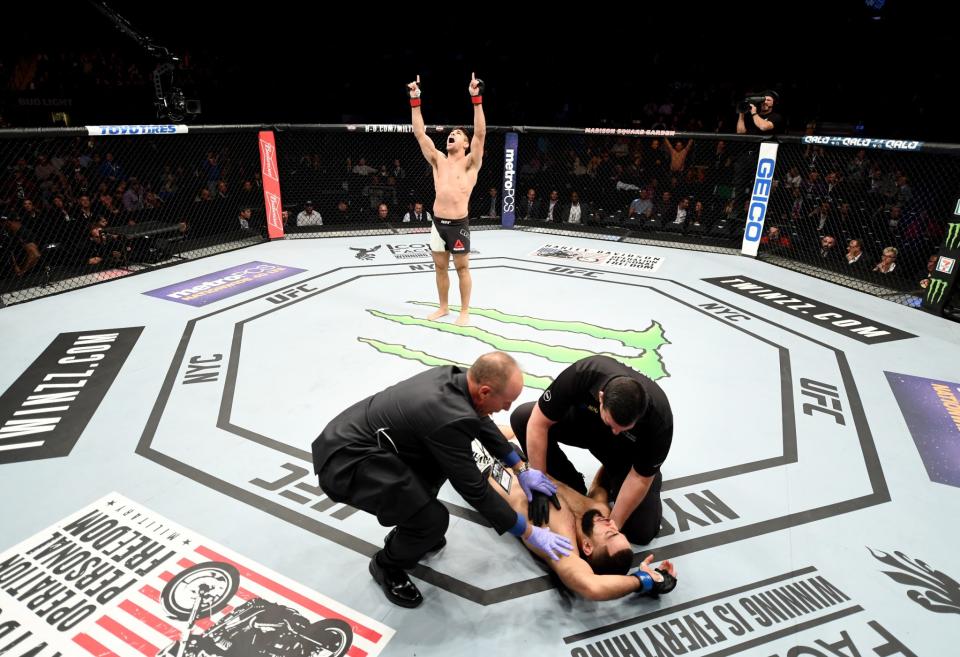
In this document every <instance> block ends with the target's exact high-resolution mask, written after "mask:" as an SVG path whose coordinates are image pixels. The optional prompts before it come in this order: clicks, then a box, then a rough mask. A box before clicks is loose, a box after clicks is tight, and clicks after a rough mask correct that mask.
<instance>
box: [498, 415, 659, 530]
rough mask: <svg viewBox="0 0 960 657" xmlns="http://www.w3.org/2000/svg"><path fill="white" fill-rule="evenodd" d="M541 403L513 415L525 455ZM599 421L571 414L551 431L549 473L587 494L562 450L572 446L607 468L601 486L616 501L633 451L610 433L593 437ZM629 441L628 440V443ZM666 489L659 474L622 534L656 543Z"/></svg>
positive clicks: (513, 421)
mask: <svg viewBox="0 0 960 657" xmlns="http://www.w3.org/2000/svg"><path fill="white" fill-rule="evenodd" d="M536 403H537V402H527V403H526V404H521V405H520V406H518V407H517V408H516V409H515V410H514V411H513V413H511V415H510V426H511V428H512V429H513V433H514V434H516V436H517V440H519V441H520V446H521V447H522V448H523V451H524V453H526V452H527V421H528V420H529V419H530V414H531V413H532V412H533V405H534V404H536ZM596 430H597V425H596V421H595V420H593V421H591V420H588V419H586V418H584V417H579V416H577V414H575V413H568V414H567V417H565V418H564V419H562V420H560V421H559V422H557V423H556V424H554V425H553V426H551V427H550V430H549V431H548V432H547V464H546V467H547V473H548V474H549V475H550V476H551V477H553V478H554V479H556V480H557V481H561V482H563V483H564V484H566V485H567V486H569V487H570V488H572V489H574V490H575V491H577V492H578V493H580V494H581V495H586V494H587V485H586V482H585V481H584V478H583V474H582V473H581V472H580V471H579V470H577V468H576V467H575V466H574V465H573V463H571V462H570V459H569V458H568V457H567V455H566V454H565V453H564V452H563V450H562V449H561V448H560V445H561V444H566V445H572V446H575V447H581V448H583V449H587V450H589V451H590V453H591V454H593V455H594V456H595V457H596V458H597V460H598V461H600V463H602V464H603V469H604V473H605V476H604V477H603V478H602V479H601V481H600V484H601V485H602V486H603V487H604V488H605V489H606V490H607V493H608V494H609V495H610V499H611V500H613V499H616V496H617V493H619V491H620V487H621V486H622V485H623V481H624V479H626V477H627V475H628V474H629V473H630V470H631V467H632V465H631V459H630V451H631V450H630V447H629V446H628V445H627V444H626V443H625V442H620V441H616V440H611V439H610V436H611V435H612V434H610V433H609V430H607V436H595V435H593V436H592V435H591V433H592V432H596ZM625 440H626V439H624V441H625ZM662 485H663V475H662V474H661V473H660V472H657V474H656V476H655V477H654V479H653V483H652V484H651V485H650V489H649V490H648V491H647V495H646V497H644V498H643V501H642V502H640V505H639V506H637V508H636V509H635V510H634V512H633V513H632V514H630V517H629V518H628V519H627V522H625V523H624V526H623V527H621V528H620V531H622V532H623V534H624V535H625V536H626V537H627V538H628V539H630V541H631V542H632V543H637V544H638V545H646V544H647V543H649V542H650V541H652V540H653V539H654V537H655V536H656V535H657V533H658V532H659V531H660V517H661V514H662V511H663V505H662V503H661V502H660V489H661V486H662Z"/></svg>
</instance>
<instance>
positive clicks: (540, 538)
mask: <svg viewBox="0 0 960 657" xmlns="http://www.w3.org/2000/svg"><path fill="white" fill-rule="evenodd" d="M530 528H531V530H532V531H531V532H530V536H528V537H527V539H526V541H527V543H529V544H530V545H531V547H535V548H537V549H538V550H540V551H541V552H543V553H544V554H546V555H547V556H548V557H550V558H551V559H553V560H554V561H557V560H559V559H560V557H561V556H563V557H565V556H567V555H568V554H570V552H571V550H573V545H571V544H570V540H569V539H568V538H567V537H566V536H561V535H560V534H554V533H553V532H552V531H550V530H549V529H544V528H543V527H536V526H534V525H531V526H530Z"/></svg>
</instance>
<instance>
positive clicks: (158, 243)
mask: <svg viewBox="0 0 960 657" xmlns="http://www.w3.org/2000/svg"><path fill="white" fill-rule="evenodd" d="M356 9H357V10H358V11H355V12H341V13H340V14H338V15H348V14H349V15H350V18H334V14H333V13H332V11H333V10H332V9H330V8H305V7H304V6H301V5H294V4H293V3H284V2H280V3H270V5H269V6H264V7H261V8H259V9H258V8H256V7H241V6H239V5H236V4H230V5H227V4H222V5H219V4H214V5H210V6H193V5H182V4H176V5H165V6H164V7H162V11H161V8H158V7H156V6H148V5H142V4H140V3H132V2H110V3H103V2H78V3H73V4H70V5H62V6H61V5H54V6H40V5H37V6H31V5H29V4H21V5H20V6H18V7H16V8H8V10H5V24H6V27H7V30H6V34H5V38H4V39H3V43H0V52H2V58H0V76H2V78H3V80H4V82H5V85H4V87H3V95H2V96H0V145H2V148H0V213H2V226H0V228H2V230H0V251H2V258H0V263H2V264H0V331H2V335H3V341H2V347H0V358H2V361H0V362H2V363H3V368H2V374H0V378H2V381H0V383H2V386H0V390H2V391H3V392H2V397H0V414H2V416H0V500H2V502H0V527H2V531H0V655H4V656H5V657H7V656H9V657H56V656H58V655H62V656H67V655H70V656H80V657H86V656H87V655H94V656H96V657H110V656H121V657H127V656H137V655H140V656H146V657H153V656H155V655H158V656H159V655H164V656H166V657H181V656H182V655H190V656H194V655H196V656H197V657H199V656H200V654H201V653H204V654H206V655H208V656H212V655H218V656H224V657H227V656H230V657H239V656H248V655H249V656H253V655H269V656H271V657H314V656H321V655H337V656H340V655H351V656H352V657H364V656H366V655H379V654H382V655H384V656H385V657H393V656H398V657H399V656H413V655H418V656H434V655H436V656H439V655H476V654H482V655H500V654H503V653H505V652H508V651H510V652H519V653H522V654H530V655H558V656H559V655H569V656H571V657H634V656H643V657H652V656H657V657H673V656H676V655H698V656H704V657H705V656H710V657H719V656H727V655H744V656H750V657H771V656H774V655H776V656H778V657H785V656H799V655H813V656H826V655H863V656H866V655H879V656H882V657H887V656H891V655H903V656H905V657H909V656H933V657H946V656H949V655H955V654H956V653H957V649H956V646H957V645H958V643H960V584H958V578H960V556H958V554H960V551H958V549H957V542H958V539H960V531H958V529H957V523H956V518H957V517H958V516H960V323H958V321H960V294H958V290H960V283H958V281H957V278H958V270H960V265H958V259H960V132H958V128H957V121H956V117H955V116H954V114H955V111H954V106H955V103H953V101H948V100H947V99H948V98H950V97H953V87H954V86H955V82H956V74H955V70H954V69H955V66H954V62H955V61H956V54H955V46H954V37H953V34H952V26H951V25H950V24H949V21H948V20H947V18H946V16H945V14H943V13H942V12H943V10H941V9H939V8H933V7H932V6H928V5H927V3H911V4H908V3H906V2H903V1H902V0H900V1H893V0H891V1H887V2H884V0H868V1H867V2H862V1H857V2H854V1H849V2H846V1H844V2H834V3H823V2H814V3H803V4H788V5H782V6H776V7H774V6H772V5H766V6H764V5H756V6H751V5H744V4H738V5H736V6H729V7H728V6H723V7H719V6H711V7H710V8H708V9H706V10H704V9H702V8H698V7H695V6H693V5H691V6H689V7H686V6H679V7H673V8H668V7H659V8H656V9H649V10H648V9H647V8H644V7H627V6H619V7H612V6H611V7H602V6H590V7H584V8H580V9H577V10H576V13H569V12H573V11H574V9H572V8H566V9H563V10H560V9H559V8H546V7H545V8H543V9H541V10H537V11H534V10H532V9H530V10H520V9H518V8H516V7H509V6H508V7H500V6H494V5H489V6H487V5H477V6H469V7H467V6H458V7H450V8H447V9H442V10H436V9H428V8H427V7H426V6H423V7H411V8H407V7H395V8H393V9H392V10H387V9H382V10H381V9H379V8H376V7H366V6H365V7H357V8H356ZM588 10H589V11H588ZM318 11H319V12H320V13H319V14H317V12H318ZM431 13H432V15H427V14H431ZM474 73H475V74H476V77H477V78H482V79H483V81H484V88H483V92H482V108H483V113H484V115H485V118H486V122H487V126H486V131H485V140H484V143H483V159H482V166H481V168H480V169H479V172H478V173H477V180H476V184H475V186H474V187H473V189H472V191H471V192H470V193H469V198H468V200H466V204H467V207H468V210H467V214H468V218H469V225H470V227H471V230H469V231H467V233H468V236H469V240H470V251H471V252H470V257H469V263H470V271H471V273H472V280H473V294H472V299H471V304H470V317H469V321H468V322H466V323H464V324H465V325H461V323H458V322H456V321H454V320H455V319H457V312H458V311H459V310H460V305H459V304H460V293H459V290H458V285H457V281H458V273H457V272H456V271H455V269H454V268H453V267H452V266H451V268H450V271H449V279H450V281H451V288H452V290H451V292H450V310H451V313H450V314H449V315H448V316H444V317H440V318H437V319H431V318H430V315H431V314H432V313H433V312H434V311H436V310H437V309H438V297H437V286H436V281H437V272H436V266H437V265H436V262H435V260H434V256H433V252H432V247H431V244H432V239H433V238H432V233H431V226H432V224H433V215H434V207H435V203H438V204H441V205H442V204H443V203H444V202H445V199H444V198H443V197H440V198H439V200H438V197H437V193H436V186H435V179H434V175H433V170H432V168H431V165H430V164H429V163H428V162H427V160H426V159H425V158H424V154H423V149H422V148H421V143H420V142H418V140H417V138H416V135H415V134H414V128H413V124H412V122H411V107H410V106H411V103H410V102H409V101H410V95H409V93H408V88H407V85H408V83H410V82H411V81H412V80H414V79H416V77H417V76H418V75H419V76H420V80H421V84H420V89H421V91H422V95H421V96H420V102H421V104H420V109H421V111H422V115H423V117H424V118H425V122H426V125H425V134H426V138H427V139H429V140H432V141H433V143H434V145H435V146H436V147H437V148H438V149H439V150H440V151H441V153H440V155H439V157H445V156H444V154H443V152H444V151H445V149H446V142H447V139H448V135H449V134H450V133H451V130H453V129H455V128H457V127H462V128H466V129H467V131H468V132H469V133H470V134H471V135H472V134H473V132H474V126H473V117H474V116H475V114H474V112H475V110H474V109H473V107H474V105H473V104H472V103H471V96H470V92H469V91H468V85H469V84H470V82H471V75H472V74H474ZM766 99H770V100H766ZM751 105H753V108H751ZM771 107H772V114H771ZM754 109H756V110H758V111H759V114H758V116H759V118H758V119H757V120H756V124H754V123H753V121H754V119H753V117H752V112H753V110H754ZM740 112H743V115H744V117H745V119H744V120H745V121H746V122H749V123H751V124H752V126H751V127H749V128H748V127H744V128H743V129H741V125H738V118H739V117H740V115H741V114H740ZM763 117H767V119H764V118H763ZM765 128H767V129H765ZM482 134H483V131H482V130H481V135H482ZM451 157H452V156H451ZM466 193H467V192H463V194H466ZM464 199H466V196H464ZM461 234H462V233H461ZM454 253H455V256H454V257H455V258H456V257H457V256H456V250H454ZM441 271H442V270H441ZM494 350H499V351H504V352H507V353H508V354H510V355H511V356H513V357H514V358H515V359H516V361H517V362H518V364H519V366H520V368H521V370H522V372H523V389H522V391H521V392H520V395H519V398H517V399H516V400H515V404H522V403H525V402H531V401H535V400H537V399H538V398H540V397H541V395H546V394H549V391H548V392H547V393H545V391H547V390H548V388H549V387H550V386H551V384H552V383H553V381H554V379H556V378H557V377H558V376H559V375H560V373H561V372H563V371H564V370H565V369H566V368H567V367H569V366H570V365H572V364H573V363H575V362H577V361H579V360H581V359H583V358H587V357H592V356H595V355H604V356H609V357H611V358H613V359H615V360H617V361H620V362H621V363H624V364H626V365H628V366H630V367H632V368H633V369H635V370H637V371H638V372H639V373H640V374H642V375H644V376H645V377H647V378H649V379H651V380H652V381H655V382H656V384H657V385H658V386H659V387H660V388H662V390H663V391H664V393H665V394H666V397H667V399H668V400H669V404H670V407H671V409H672V413H673V418H674V420H673V422H674V430H673V442H672V446H671V448H670V452H669V456H668V458H667V460H666V461H665V462H664V463H663V464H662V467H661V468H660V471H661V472H662V476H663V485H662V490H661V493H660V495H661V499H662V519H661V522H660V530H659V533H658V534H657V535H656V537H655V538H654V539H653V540H652V542H650V543H649V544H647V545H636V544H634V545H632V552H633V558H632V567H631V571H633V570H634V569H636V568H640V567H641V563H642V562H643V560H644V559H645V558H646V557H647V556H648V555H650V554H653V555H654V559H655V562H656V563H659V562H660V561H662V560H665V559H669V560H670V561H671V562H672V563H673V564H674V566H675V567H676V572H677V586H676V588H675V589H674V590H673V591H671V592H669V593H666V594H663V595H661V596H659V597H650V596H639V595H636V594H630V595H627V596H624V597H621V598H619V599H616V600H609V601H593V600H589V599H587V598H585V597H583V596H580V595H578V594H576V593H575V592H573V591H571V590H570V589H568V588H567V587H566V586H564V585H563V583H562V582H561V581H560V579H559V578H558V577H557V576H556V575H555V574H554V572H553V571H552V570H551V569H550V568H549V567H548V566H547V565H545V564H544V563H543V562H542V561H541V560H540V559H538V558H536V557H534V556H533V555H532V554H531V553H530V552H528V551H527V550H526V549H525V547H524V545H523V544H522V543H521V542H520V541H518V540H516V539H515V538H513V537H512V536H510V535H509V534H505V535H503V536H498V535H497V532H496V531H494V529H493V527H492V525H491V521H490V520H489V519H488V518H486V517H485V516H484V515H482V514H481V513H479V512H478V511H477V510H476V509H475V508H474V507H473V506H471V504H469V503H468V502H467V501H465V499H464V497H463V496H461V494H460V493H458V492H457V490H456V489H455V488H454V487H453V486H452V485H451V484H450V483H449V482H447V483H445V484H444V485H443V486H442V487H441V488H440V490H439V492H438V493H437V497H438V499H439V500H440V502H441V503H442V505H443V508H445V509H446V511H447V512H448V514H449V527H448V529H447V531H446V535H445V537H446V545H445V547H443V548H442V549H440V550H439V551H436V552H430V553H428V554H427V555H426V556H424V557H423V559H421V560H420V561H419V563H418V564H417V565H416V566H415V567H413V568H412V569H411V570H410V571H409V577H410V579H411V581H412V582H413V583H414V584H415V585H416V587H417V588H418V589H419V590H420V592H421V593H422V594H423V598H424V601H423V604H422V605H420V606H419V607H417V608H415V609H405V608H402V607H399V606H396V605H394V604H391V602H390V601H389V600H388V598H387V597H386V596H385V595H384V591H383V590H382V589H381V586H379V585H378V583H377V582H376V581H374V579H373V578H371V575H370V572H369V571H368V565H369V563H370V561H371V558H372V557H373V556H374V555H375V554H376V553H377V552H378V551H379V550H381V548H382V546H383V545H384V540H385V538H386V536H387V533H388V531H389V530H390V527H385V526H382V525H381V524H380V523H378V521H377V518H376V517H375V516H374V515H371V514H369V513H366V512H364V511H362V510H360V509H358V508H356V507H354V506H351V505H350V504H346V503H343V502H342V501H337V500H334V499H332V498H331V497H329V496H328V495H327V493H325V491H324V490H323V489H322V488H321V487H320V485H319V482H318V479H317V476H316V475H315V473H314V466H313V460H312V455H311V443H312V442H313V441H314V439H316V438H317V436H318V435H319V434H320V432H321V431H322V430H323V429H324V427H325V426H327V424H328V423H329V422H331V420H333V419H334V418H335V417H336V416H337V415H338V414H340V413H341V412H342V411H343V410H344V409H346V408H347V407H349V406H350V405H352V404H354V403H355V402H358V401H359V400H362V399H364V398H365V397H367V396H369V395H372V394H374V393H377V392H378V391H381V390H383V389H384V388H387V387H388V386H391V385H393V384H395V383H398V382H400V381H403V380H405V379H408V378H409V377H412V376H414V375H416V374H418V373H421V372H424V371H425V370H427V369H429V368H432V367H441V366H451V365H453V366H463V367H465V366H469V365H470V364H471V363H473V362H474V360H476V359H477V357H479V356H480V355H481V354H484V353H487V352H490V351H494ZM492 417H493V420H494V422H496V424H498V425H500V426H501V427H503V428H504V429H506V430H507V431H508V432H509V425H510V421H509V417H510V414H509V412H508V411H503V410H500V411H498V412H496V413H494V414H493V416H492ZM631 437H633V436H632V434H631ZM635 440H636V441H637V442H638V444H640V445H643V443H644V436H643V435H642V434H638V435H637V436H636V437H635ZM476 445H479V443H476ZM564 450H565V452H566V453H567V455H568V456H569V458H570V460H571V462H572V463H573V465H574V466H575V467H576V468H577V469H578V470H579V471H580V472H582V473H583V474H584V475H585V476H586V481H587V482H590V481H591V480H592V479H593V477H594V474H596V473H597V471H598V469H599V467H600V463H599V462H598V461H597V459H596V458H594V456H593V455H591V453H590V452H589V451H587V450H586V449H579V448H575V447H565V448H564ZM474 456H475V457H476V459H477V462H478V466H479V467H480V468H481V469H482V470H484V471H485V467H487V468H489V467H490V466H491V463H492V460H493V459H492V458H491V457H490V455H489V454H484V453H481V452H480V451H479V450H477V451H475V454H474ZM471 467H472V466H471ZM471 472H472V471H471ZM493 472H494V473H497V472H499V466H498V465H494V466H493ZM505 476H506V475H505ZM506 479H507V481H508V483H507V487H509V485H510V484H509V480H510V477H509V476H506ZM513 485H514V486H519V485H518V484H517V483H516V482H515V481H514V482H513ZM490 486H491V487H496V486H501V484H494V483H491V484H490ZM501 488H502V486H501ZM514 490H515V491H516V489H514ZM631 581H633V580H631Z"/></svg>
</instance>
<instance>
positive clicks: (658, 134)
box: [583, 128, 677, 137]
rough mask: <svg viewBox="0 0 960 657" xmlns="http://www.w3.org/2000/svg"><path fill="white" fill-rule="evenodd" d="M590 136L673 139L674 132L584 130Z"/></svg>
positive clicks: (631, 129) (625, 129)
mask: <svg viewBox="0 0 960 657" xmlns="http://www.w3.org/2000/svg"><path fill="white" fill-rule="evenodd" d="M583 132H584V133H586V134H588V135H626V136H631V137H673V136H674V135H675V134H677V133H676V131H674V130H650V129H647V128H584V129H583Z"/></svg>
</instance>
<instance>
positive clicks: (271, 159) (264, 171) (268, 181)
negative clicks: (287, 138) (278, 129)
mask: <svg viewBox="0 0 960 657" xmlns="http://www.w3.org/2000/svg"><path fill="white" fill-rule="evenodd" d="M260 171H261V180H262V181H263V205H264V208H266V212H267V237H269V238H270V239H272V240H273V239H277V238H278V237H283V201H282V200H281V196H280V168H279V166H278V165H277V144H276V141H275V140H274V138H273V131H271V130H263V131H261V132H260Z"/></svg>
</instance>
